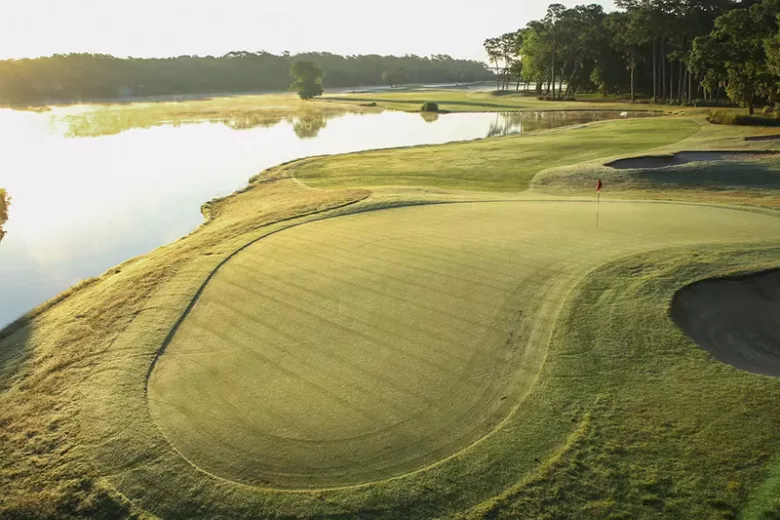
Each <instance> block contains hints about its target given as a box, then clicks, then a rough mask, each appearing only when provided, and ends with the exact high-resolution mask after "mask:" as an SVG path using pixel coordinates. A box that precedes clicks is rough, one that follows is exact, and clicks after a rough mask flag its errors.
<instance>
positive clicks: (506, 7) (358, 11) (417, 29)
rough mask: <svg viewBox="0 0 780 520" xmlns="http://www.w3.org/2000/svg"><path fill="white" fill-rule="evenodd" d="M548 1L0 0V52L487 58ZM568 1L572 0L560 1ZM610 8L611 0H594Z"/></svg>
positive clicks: (23, 54)
mask: <svg viewBox="0 0 780 520" xmlns="http://www.w3.org/2000/svg"><path fill="white" fill-rule="evenodd" d="M550 3H553V2H552V1H550V0H527V1H524V2H523V1H520V2H518V1H516V0H497V1H496V2H493V3H491V4H490V5H480V4H475V3H474V2H464V1H462V0H456V1H454V2H453V1H449V2H445V1H444V0H436V1H427V2H420V1H414V0H397V1H396V2H395V3H393V4H392V5H390V4H373V5H372V4H370V3H369V4H367V3H366V2H361V1H357V0H344V1H342V2H338V3H337V4H331V3H326V2H315V1H312V0H302V1H299V2H295V3H285V2H274V3H268V2H262V1H261V2H256V1H249V0H221V1H219V2H217V1H214V0H209V1H200V2H192V1H189V2H187V1H183V0H155V1H153V0H136V1H135V2H133V3H132V4H124V6H122V4H119V3H117V2H106V1H105V0H102V1H101V0H71V1H62V0H28V1H26V2H13V3H9V4H8V5H6V6H4V13H3V17H2V18H0V59H8V58H32V57H38V56H49V55H52V54H67V53H73V52H89V53H96V54H112V55H114V56H119V57H127V56H135V57H168V56H180V55H199V56H207V55H212V56H220V55H223V54H225V53H227V52H230V51H239V50H246V51H253V52H256V51H261V50H264V51H268V52H271V53H274V54H280V53H282V52H283V51H286V50H287V51H290V52H292V53H294V54H295V53H298V52H306V51H322V52H332V53H334V54H344V55H354V54H383V55H387V54H393V55H405V54H417V55H420V56H427V55H430V54H449V55H451V56H452V57H454V58H470V59H476V60H484V59H485V54H484V51H483V49H482V42H483V40H484V39H485V38H488V37H491V36H497V35H499V34H501V33H503V32H507V31H514V30H516V29H519V28H520V27H523V26H525V24H526V23H527V22H528V21H530V20H534V19H538V18H541V17H542V16H543V15H544V12H545V10H546V9H547V5H548V4H550ZM561 3H563V4H564V5H566V6H573V5H576V4H578V3H590V2H587V1H586V2H582V1H581V2H577V1H572V0H568V1H564V2H561ZM596 3H599V4H601V5H603V6H604V7H605V9H611V8H612V6H613V4H612V1H611V0H599V1H597V2H596Z"/></svg>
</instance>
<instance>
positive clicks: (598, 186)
mask: <svg viewBox="0 0 780 520" xmlns="http://www.w3.org/2000/svg"><path fill="white" fill-rule="evenodd" d="M601 186H602V185H601V179H599V181H598V182H597V183H596V229H598V228H599V209H600V208H601Z"/></svg>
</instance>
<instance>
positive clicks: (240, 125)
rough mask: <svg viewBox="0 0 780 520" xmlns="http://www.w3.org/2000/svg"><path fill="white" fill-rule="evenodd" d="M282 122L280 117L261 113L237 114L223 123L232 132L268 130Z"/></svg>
mask: <svg viewBox="0 0 780 520" xmlns="http://www.w3.org/2000/svg"><path fill="white" fill-rule="evenodd" d="M281 121H282V116H280V115H275V114H274V115H270V114H267V113H263V112H248V113H238V114H234V115H232V116H230V117H229V118H228V119H225V120H224V121H223V123H225V125H226V126H228V127H230V128H232V129H233V130H249V129H250V128H257V127H263V128H269V127H271V126H274V125H278V124H279V123H281Z"/></svg>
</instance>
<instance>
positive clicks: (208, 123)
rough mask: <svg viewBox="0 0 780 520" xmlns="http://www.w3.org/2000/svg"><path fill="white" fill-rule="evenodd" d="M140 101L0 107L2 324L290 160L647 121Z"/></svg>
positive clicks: (179, 230) (162, 239) (167, 234)
mask: <svg viewBox="0 0 780 520" xmlns="http://www.w3.org/2000/svg"><path fill="white" fill-rule="evenodd" d="M147 106H148V107H149V108H148V110H147V109H146V108H144V109H143V110H132V111H106V110H102V109H96V108H94V107H86V108H85V107H76V108H60V109H54V110H52V111H49V112H42V113H34V112H19V111H11V110H0V138H2V143H3V151H2V154H0V188H4V189H6V190H7V192H8V195H9V196H10V197H11V198H12V203H11V206H10V210H9V219H8V222H7V223H6V224H5V225H4V229H5V231H6V232H7V234H6V235H5V237H4V238H3V240H2V243H0V288H1V290H2V294H3V297H2V298H0V326H2V325H3V324H5V323H8V322H10V321H11V320H13V319H14V318H16V317H17V316H19V315H21V314H22V313H24V312H26V311H27V310H28V309H30V308H32V307H34V306H35V305H37V304H39V303H42V302H43V301H45V300H46V299H48V298H50V297H52V296H54V295H56V294H57V293H59V292H61V291H63V290H64V289H66V288H68V287H69V286H71V285H72V284H74V283H75V282H77V281H78V280H80V279H83V278H86V277H89V276H96V275H99V274H100V273H102V272H103V271H105V270H106V269H107V268H109V267H111V266H113V265H116V264H118V263H120V262H122V261H124V260H126V259H128V258H131V257H133V256H136V255H139V254H143V253H145V252H147V251H150V250H151V249H154V248H155V247H158V246H160V245H162V244H165V243H167V242H170V241H172V240H175V239H176V238H178V237H180V236H182V235H184V234H186V233H188V232H189V231H191V230H192V229H194V228H195V227H197V226H198V224H200V223H201V221H202V216H201V214H200V206H201V204H202V203H203V202H205V201H207V200H210V199H212V198H214V197H219V196H224V195H227V194H230V193H231V192H233V191H235V190H236V189H238V188H241V187H243V186H244V185H245V184H246V182H247V179H248V178H249V177H251V176H252V175H254V174H256V173H258V172H260V171H262V170H263V169H265V168H268V167H270V166H273V165H275V164H278V163H281V162H284V161H289V160H292V159H295V158H300V157H306V156H310V155H321V154H335V153H344V152H354V151H359V150H368V149H373V148H389V147H398V146H408V145H418V144H433V143H444V142H449V141H459V140H469V139H476V138H483V137H489V136H499V135H508V134H516V133H521V132H527V131H532V130H539V129H544V128H554V127H557V126H563V125H567V124H575V123H582V122H588V121H593V120H599V119H614V118H622V117H632V116H640V115H648V114H643V113H626V112H622V113H621V112H606V111H598V112H586V111H576V112H524V113H462V114H441V115H439V114H425V115H421V114H411V113H401V112H379V111H374V112H372V113H343V112H342V113H339V112H337V111H331V110H329V111H326V112H320V113H313V114H312V113H307V114H296V113H284V112H283V111H281V112H280V111H273V110H270V111H268V110H266V111H264V112H254V113H253V112H239V113H236V114H227V115H226V114H216V115H214V116H213V117H206V118H203V117H198V118H194V119H186V118H185V117H180V116H177V117H176V118H174V119H166V117H168V116H167V115H166V116H163V115H160V114H157V113H155V108H154V105H144V107H147Z"/></svg>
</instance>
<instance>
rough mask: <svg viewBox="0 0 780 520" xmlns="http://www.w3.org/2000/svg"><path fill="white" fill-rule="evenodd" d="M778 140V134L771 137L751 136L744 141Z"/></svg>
mask: <svg viewBox="0 0 780 520" xmlns="http://www.w3.org/2000/svg"><path fill="white" fill-rule="evenodd" d="M778 139H780V134H771V135H751V136H749V137H746V138H745V141H776V140H778Z"/></svg>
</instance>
